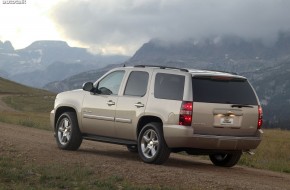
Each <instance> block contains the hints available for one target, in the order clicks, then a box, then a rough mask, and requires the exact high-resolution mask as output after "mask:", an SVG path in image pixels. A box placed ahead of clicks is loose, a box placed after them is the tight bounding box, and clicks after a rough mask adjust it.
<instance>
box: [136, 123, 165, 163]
mask: <svg viewBox="0 0 290 190" xmlns="http://www.w3.org/2000/svg"><path fill="white" fill-rule="evenodd" d="M138 150H139V156H140V157H141V159H142V160H143V161H144V162H146V163H150V164H163V163H164V162H165V161H166V160H167V159H168V157H169V155H170V149H169V148H168V147H167V144H166V142H165V140H164V137H163V132H162V125H161V124H160V123H148V124H147V125H145V126H144V127H143V129H142V130H141V132H140V133H139V136H138Z"/></svg>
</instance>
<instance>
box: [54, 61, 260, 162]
mask: <svg viewBox="0 0 290 190" xmlns="http://www.w3.org/2000/svg"><path fill="white" fill-rule="evenodd" d="M50 120H51V126H52V127H53V129H54V131H55V136H56V141H57V144H58V146H59V148H61V149H65V150H77V149H78V148H79V146H80V145H81V143H82V140H83V139H85V140H94V141H101V142H108V143H115V144H121V145H126V146H127V148H128V150H129V151H131V152H138V153H139V156H140V158H141V159H142V160H143V161H144V162H146V163H154V164H162V163H164V162H165V161H166V160H167V159H168V157H169V155H170V153H171V152H180V151H186V152H187V153H188V154H194V155H197V154H199V155H200V154H206V155H209V158H210V160H211V161H212V162H213V164H215V165H217V166H224V167H232V166H234V165H235V164H236V163H237V162H238V161H239V159H240V157H241V154H242V152H250V151H251V149H255V148H257V146H258V145H259V144H260V142H261V136H262V133H263V132H262V130H261V126H262V108H261V106H260V103H259V100H258V97H257V95H256V93H255V91H254V89H253V88H252V86H251V85H250V83H249V82H248V80H247V79H246V78H245V77H242V76H239V75H237V74H234V73H225V72H219V71H207V70H187V69H179V68H172V67H163V66H146V65H138V66H134V67H121V68H116V69H113V70H111V71H109V72H108V73H106V74H105V75H104V76H103V77H101V78H100V79H99V80H97V81H96V82H95V83H92V82H87V83H85V84H84V85H83V89H80V90H74V91H68V92H63V93H60V94H58V95H57V97H56V100H55V104H54V109H53V110H52V111H51V114H50Z"/></svg>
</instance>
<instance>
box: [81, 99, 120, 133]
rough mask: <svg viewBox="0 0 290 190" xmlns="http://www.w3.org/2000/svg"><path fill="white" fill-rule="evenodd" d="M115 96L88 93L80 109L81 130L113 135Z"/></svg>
mask: <svg viewBox="0 0 290 190" xmlns="http://www.w3.org/2000/svg"><path fill="white" fill-rule="evenodd" d="M117 101H118V97H117V96H108V95H94V94H88V95H86V97H85V98H84V102H83V109H82V116H83V118H82V126H83V132H84V133H88V134H94V135H100V136H108V137H115V135H116V134H115V129H114V127H115V109H116V104H117Z"/></svg>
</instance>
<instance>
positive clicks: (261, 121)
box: [257, 106, 263, 129]
mask: <svg viewBox="0 0 290 190" xmlns="http://www.w3.org/2000/svg"><path fill="white" fill-rule="evenodd" d="M262 124H263V110H262V107H261V106H258V126H257V128H258V129H261V127H262Z"/></svg>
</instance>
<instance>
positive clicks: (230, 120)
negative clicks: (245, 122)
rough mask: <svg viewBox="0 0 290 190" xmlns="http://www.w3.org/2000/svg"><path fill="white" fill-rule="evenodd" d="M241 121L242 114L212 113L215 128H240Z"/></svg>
mask: <svg viewBox="0 0 290 190" xmlns="http://www.w3.org/2000/svg"><path fill="white" fill-rule="evenodd" d="M241 121H242V116H236V115H231V116H228V115H224V114H217V115H214V123H213V126H214V127H217V128H240V127H241Z"/></svg>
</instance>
